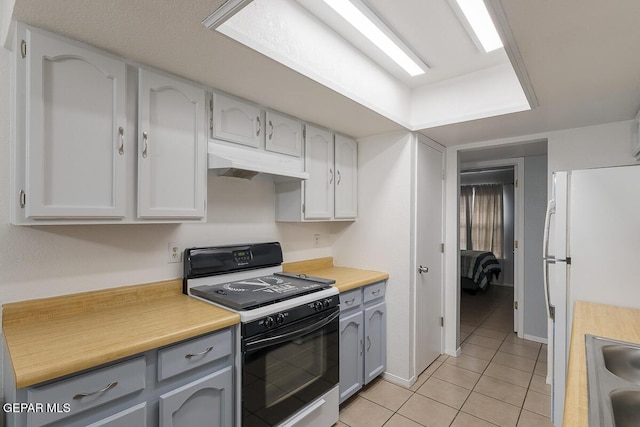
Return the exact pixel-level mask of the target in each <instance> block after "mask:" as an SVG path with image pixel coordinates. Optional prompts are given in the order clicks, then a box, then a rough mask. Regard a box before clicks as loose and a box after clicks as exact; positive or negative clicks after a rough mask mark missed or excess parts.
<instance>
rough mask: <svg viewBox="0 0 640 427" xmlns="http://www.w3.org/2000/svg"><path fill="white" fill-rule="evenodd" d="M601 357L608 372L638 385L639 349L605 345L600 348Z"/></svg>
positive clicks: (639, 374)
mask: <svg viewBox="0 0 640 427" xmlns="http://www.w3.org/2000/svg"><path fill="white" fill-rule="evenodd" d="M602 356H603V359H604V365H605V366H606V368H607V369H608V370H609V372H611V373H612V374H614V375H617V376H619V377H620V378H624V379H625V380H627V381H631V382H632V383H635V384H638V385H640V348H638V347H630V346H628V345H605V346H604V347H602Z"/></svg>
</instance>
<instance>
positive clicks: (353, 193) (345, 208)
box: [335, 135, 358, 219]
mask: <svg viewBox="0 0 640 427" xmlns="http://www.w3.org/2000/svg"><path fill="white" fill-rule="evenodd" d="M335 166H336V179H335V182H336V185H335V204H336V205H335V218H336V219H355V217H356V216H357V214H358V209H357V203H358V145H357V143H356V141H354V140H353V139H349V138H346V137H344V136H342V135H336V143H335Z"/></svg>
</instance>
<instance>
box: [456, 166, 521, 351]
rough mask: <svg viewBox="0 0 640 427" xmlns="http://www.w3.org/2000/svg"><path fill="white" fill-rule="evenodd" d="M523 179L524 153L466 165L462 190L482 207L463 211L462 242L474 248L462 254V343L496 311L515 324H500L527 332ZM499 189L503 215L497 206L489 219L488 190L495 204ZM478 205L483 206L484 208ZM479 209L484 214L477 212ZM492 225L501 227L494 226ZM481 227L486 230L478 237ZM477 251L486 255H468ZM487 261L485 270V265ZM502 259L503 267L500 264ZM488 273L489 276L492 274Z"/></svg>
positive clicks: (462, 171) (501, 319)
mask: <svg viewBox="0 0 640 427" xmlns="http://www.w3.org/2000/svg"><path fill="white" fill-rule="evenodd" d="M523 181H524V159H523V158H513V159H504V160H492V161H483V162H469V163H464V164H462V165H461V166H460V174H459V185H460V194H461V195H463V196H462V197H463V198H464V197H465V195H467V196H468V195H472V196H473V197H472V198H470V199H469V202H465V203H470V201H474V202H475V205H476V206H475V207H476V209H475V210H474V212H473V215H471V210H470V209H468V208H467V209H466V211H467V212H469V213H470V214H469V218H468V220H467V218H465V212H462V210H460V219H459V227H460V236H461V238H460V243H459V247H460V249H468V250H469V251H465V252H462V251H461V258H460V263H461V268H460V277H459V279H458V280H459V281H460V283H459V287H460V288H461V289H460V292H461V293H460V299H459V304H458V313H459V322H460V334H459V335H458V342H457V347H459V346H460V344H461V343H462V341H464V339H465V338H466V336H468V334H469V333H470V332H471V329H473V327H474V325H477V324H479V323H482V322H485V321H486V320H487V319H488V318H489V317H490V316H492V317H493V318H494V319H495V320H496V321H498V322H502V323H504V322H508V323H511V325H500V326H501V328H500V329H506V330H511V331H512V332H516V333H517V334H518V336H519V337H522V336H523V331H522V325H523V310H521V309H520V307H522V306H523V301H522V299H523V296H524V292H523V283H524V277H523V265H522V254H521V251H520V250H519V249H520V248H521V247H522V245H523V243H524V238H523V233H522V231H523V224H524V208H523V204H522V203H523V197H522V192H521V191H520V189H521V188H522V187H521V186H522V184H523ZM492 193H493V194H492ZM496 194H499V195H500V209H499V213H500V215H499V220H498V219H496V218H494V216H496V217H497V213H498V210H497V209H495V206H493V205H492V208H494V209H493V212H491V218H492V219H491V220H488V219H487V218H486V216H487V212H486V211H483V206H482V203H487V195H488V196H490V200H489V202H490V203H492V204H493V203H495V200H494V199H496V198H497V197H496ZM461 200H462V199H461ZM463 204H464V203H463ZM478 204H480V205H481V206H480V209H479V208H478V206H477V205H478ZM478 210H480V214H478V213H477V211H478ZM472 216H473V217H474V218H475V222H476V223H475V224H473V239H472V238H471V236H472V231H471V230H472ZM492 227H493V228H495V230H491V228H492ZM476 229H480V230H485V232H484V233H481V234H482V235H480V236H476V233H475V231H476ZM487 230H489V232H487ZM491 231H492V232H491ZM487 234H491V235H492V236H493V240H491V238H489V240H487V236H486V235H487ZM496 235H498V236H499V238H496ZM469 254H473V255H469ZM477 254H481V255H477ZM476 255H477V256H478V257H480V256H482V257H484V258H472V259H473V261H469V260H468V259H467V256H476ZM481 263H482V266H484V267H485V268H484V269H483V268H481V267H480V265H481ZM498 263H499V267H496V264H498ZM485 274H486V275H488V277H487V278H486V279H485V278H484V275H485ZM480 279H483V280H482V281H481V280H480ZM484 281H487V283H484ZM498 308H499V309H498ZM496 326H497V325H496Z"/></svg>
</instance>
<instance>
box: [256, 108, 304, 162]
mask: <svg viewBox="0 0 640 427" xmlns="http://www.w3.org/2000/svg"><path fill="white" fill-rule="evenodd" d="M265 120H266V122H265V123H266V126H267V129H266V133H265V149H266V150H267V151H271V152H274V153H280V154H286V155H289V156H294V157H302V141H303V139H302V122H301V121H300V120H296V119H293V118H291V117H287V116H285V115H282V114H280V113H276V112H273V111H267V112H266V113H265Z"/></svg>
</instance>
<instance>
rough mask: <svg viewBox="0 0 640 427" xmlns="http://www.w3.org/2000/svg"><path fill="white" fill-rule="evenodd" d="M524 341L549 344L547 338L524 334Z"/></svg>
mask: <svg viewBox="0 0 640 427" xmlns="http://www.w3.org/2000/svg"><path fill="white" fill-rule="evenodd" d="M524 339H525V340H529V341H535V342H539V343H541V344H547V339H546V338H541V337H536V336H534V335H529V334H524Z"/></svg>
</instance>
